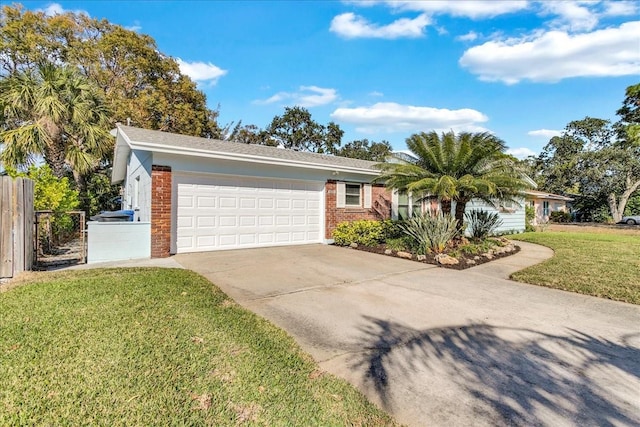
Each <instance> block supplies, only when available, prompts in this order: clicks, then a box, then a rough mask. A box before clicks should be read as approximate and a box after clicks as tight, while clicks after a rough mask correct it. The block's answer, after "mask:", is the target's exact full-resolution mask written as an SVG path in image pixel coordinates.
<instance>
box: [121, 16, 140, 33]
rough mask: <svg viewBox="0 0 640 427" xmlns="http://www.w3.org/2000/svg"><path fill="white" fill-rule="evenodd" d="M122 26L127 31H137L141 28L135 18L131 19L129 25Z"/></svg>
mask: <svg viewBox="0 0 640 427" xmlns="http://www.w3.org/2000/svg"><path fill="white" fill-rule="evenodd" d="M124 28H125V29H127V30H129V31H135V32H136V33H137V32H138V31H140V30H141V29H142V26H141V25H140V21H138V20H137V19H136V20H135V21H133V25H129V26H128V27H124Z"/></svg>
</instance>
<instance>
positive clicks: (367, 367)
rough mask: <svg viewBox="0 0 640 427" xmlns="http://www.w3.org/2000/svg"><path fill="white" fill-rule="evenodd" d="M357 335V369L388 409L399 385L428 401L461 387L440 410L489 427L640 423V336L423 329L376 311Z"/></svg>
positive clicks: (477, 328) (483, 328)
mask: <svg viewBox="0 0 640 427" xmlns="http://www.w3.org/2000/svg"><path fill="white" fill-rule="evenodd" d="M360 332H361V334H360V335H359V336H360V339H359V340H358V345H360V346H361V348H364V349H366V351H365V352H363V353H359V354H358V355H357V356H356V357H355V358H354V359H353V360H352V361H351V363H352V366H351V367H352V368H353V369H358V370H359V371H363V372H366V377H365V378H364V381H365V384H366V385H367V387H370V386H372V387H373V389H374V390H375V391H376V393H377V395H378V397H379V398H380V401H381V402H382V404H383V406H385V409H387V410H389V411H391V412H393V411H394V407H396V406H397V405H398V398H396V397H395V396H394V394H393V389H394V387H395V385H396V384H406V383H412V384H413V385H412V386H411V387H410V388H411V389H415V388H420V389H421V390H422V391H421V392H418V393H420V398H419V400H417V401H421V402H425V404H426V403H427V402H430V403H432V400H433V399H435V398H442V394H441V393H444V394H445V395H446V394H447V393H448V392H450V389H455V390H457V391H456V392H455V393H458V394H450V395H449V396H445V397H444V399H445V400H446V399H450V398H452V399H453V401H446V402H445V401H442V402H440V406H444V405H443V403H445V404H446V403H448V404H450V405H451V406H452V407H454V408H455V407H456V406H459V410H464V411H469V414H471V415H470V416H471V417H473V416H480V417H488V419H489V420H492V421H491V423H492V424H493V423H497V424H506V425H549V424H552V425H553V424H555V423H556V422H558V421H559V420H561V421H563V422H564V423H569V424H573V425H581V426H585V425H597V426H613V425H640V348H638V347H637V341H636V346H634V345H633V344H631V341H632V340H637V339H638V337H639V336H640V334H634V335H629V336H626V337H623V338H622V339H621V340H620V343H617V342H612V341H609V340H607V339H603V338H598V337H593V336H590V335H587V334H585V333H582V332H580V331H577V330H566V331H565V332H566V333H565V334H561V335H553V334H547V333H540V332H538V331H534V330H530V329H518V328H505V327H496V326H492V325H487V324H483V323H478V324H471V325H467V326H461V327H445V328H436V329H427V330H417V329H413V328H410V327H407V326H405V325H402V324H400V323H395V322H390V321H386V320H382V319H378V318H374V317H365V318H364V323H363V325H362V326H361V328H360ZM430 399H431V400H430ZM463 402H464V403H463ZM401 404H402V403H401ZM404 404H407V403H406V402H405V403H404ZM469 405H470V406H472V407H471V408H470V407H468V406H469ZM463 406H466V407H463ZM426 410H427V409H425V411H426ZM428 410H431V411H433V410H434V407H431V408H429V409H428ZM455 410H458V409H455ZM485 419H487V418H485Z"/></svg>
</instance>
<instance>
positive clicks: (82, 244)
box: [35, 211, 87, 270]
mask: <svg viewBox="0 0 640 427" xmlns="http://www.w3.org/2000/svg"><path fill="white" fill-rule="evenodd" d="M35 218H36V239H35V249H36V250H35V253H36V260H35V268H36V269H38V270H51V269H56V268H62V267H66V266H69V265H73V264H82V263H85V262H86V259H87V257H86V254H87V244H86V241H87V239H86V234H85V233H86V232H85V224H86V221H85V212H84V211H68V212H52V211H36V213H35Z"/></svg>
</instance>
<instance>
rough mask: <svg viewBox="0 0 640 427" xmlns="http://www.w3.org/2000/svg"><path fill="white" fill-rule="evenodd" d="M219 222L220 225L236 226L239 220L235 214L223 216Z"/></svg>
mask: <svg viewBox="0 0 640 427" xmlns="http://www.w3.org/2000/svg"><path fill="white" fill-rule="evenodd" d="M219 223H220V227H235V226H236V225H237V223H238V221H237V218H236V217H235V216H221V217H220V221H219Z"/></svg>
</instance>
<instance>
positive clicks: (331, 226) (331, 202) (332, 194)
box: [324, 180, 337, 239]
mask: <svg viewBox="0 0 640 427" xmlns="http://www.w3.org/2000/svg"><path fill="white" fill-rule="evenodd" d="M336 187H337V184H336V181H334V180H328V181H327V183H326V184H325V185H324V194H325V200H324V237H325V239H333V230H335V228H336V225H337V219H336V191H337V190H336Z"/></svg>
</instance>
